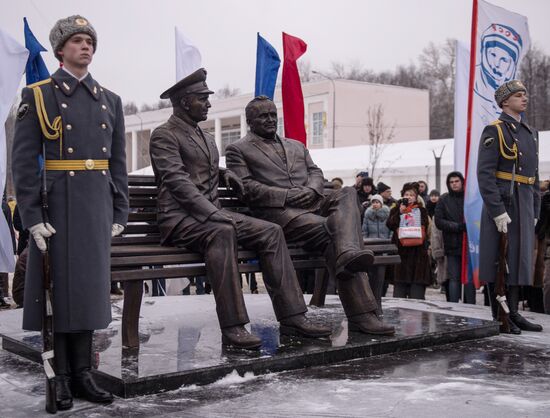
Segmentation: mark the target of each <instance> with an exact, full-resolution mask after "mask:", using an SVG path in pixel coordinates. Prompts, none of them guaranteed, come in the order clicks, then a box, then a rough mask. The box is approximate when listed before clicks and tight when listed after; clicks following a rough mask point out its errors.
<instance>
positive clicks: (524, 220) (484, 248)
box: [477, 80, 542, 334]
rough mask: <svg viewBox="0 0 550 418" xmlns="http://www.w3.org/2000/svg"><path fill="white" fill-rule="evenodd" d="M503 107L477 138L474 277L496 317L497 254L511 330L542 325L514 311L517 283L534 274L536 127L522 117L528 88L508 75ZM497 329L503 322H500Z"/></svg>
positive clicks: (500, 99)
mask: <svg viewBox="0 0 550 418" xmlns="http://www.w3.org/2000/svg"><path fill="white" fill-rule="evenodd" d="M495 101H496V103H497V104H498V105H499V106H500V108H501V109H502V113H501V115H500V117H499V119H498V120H496V121H494V122H493V123H491V124H490V125H487V126H486V127H485V129H484V131H483V134H482V136H481V140H480V143H479V155H478V165H477V176H478V183H479V191H480V193H481V197H482V198H483V210H482V214H481V232H480V234H481V236H480V246H479V247H480V251H479V260H480V266H479V278H480V280H482V281H485V282H488V283H489V289H490V298H491V306H492V307H493V317H494V318H495V319H496V316H497V306H498V303H497V302H495V300H494V297H495V291H494V289H495V281H496V277H497V266H498V263H499V258H501V257H505V258H506V263H507V266H508V268H507V274H506V275H505V278H506V299H507V301H508V306H509V309H510V314H509V317H508V328H509V330H510V332H511V333H513V334H520V333H521V330H525V331H542V327H541V326H540V325H537V324H533V323H531V322H529V321H527V320H526V319H525V318H524V317H523V316H521V315H520V314H519V312H518V303H519V292H520V286H529V285H531V284H532V280H533V260H534V254H533V253H534V242H535V227H534V224H535V220H536V218H537V217H538V214H539V210H540V196H539V192H538V183H539V182H538V178H539V177H538V133H537V131H535V130H534V129H532V128H531V127H530V126H529V125H527V123H526V122H525V120H524V117H523V112H525V110H526V109H527V102H528V98H527V90H526V88H525V86H524V85H523V83H522V82H521V81H518V80H511V81H508V82H506V83H505V84H503V85H501V86H500V87H499V88H498V89H497V90H496V91H495ZM501 233H507V234H508V251H507V253H506V254H500V253H499V252H500V250H499V237H500V234H501ZM501 329H502V328H501Z"/></svg>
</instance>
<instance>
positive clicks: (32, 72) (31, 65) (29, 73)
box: [23, 17, 50, 85]
mask: <svg viewBox="0 0 550 418" xmlns="http://www.w3.org/2000/svg"><path fill="white" fill-rule="evenodd" d="M23 22H24V23H25V48H27V49H28V50H29V59H28V60H27V66H26V67H25V73H26V77H27V85H29V84H32V83H36V82H37V81H40V80H45V79H46V78H48V77H49V76H50V72H49V71H48V69H47V68H46V64H44V60H43V59H42V56H41V55H40V53H41V52H42V51H47V50H46V48H44V47H43V46H42V45H40V42H38V39H36V37H35V36H34V34H33V33H32V31H31V28H30V27H29V23H28V22H27V18H26V17H24V18H23Z"/></svg>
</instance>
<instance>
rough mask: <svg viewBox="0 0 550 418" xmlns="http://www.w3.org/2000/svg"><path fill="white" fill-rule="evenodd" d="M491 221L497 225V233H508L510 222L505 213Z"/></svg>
mask: <svg viewBox="0 0 550 418" xmlns="http://www.w3.org/2000/svg"><path fill="white" fill-rule="evenodd" d="M493 220H494V221H495V224H496V225H497V230H498V232H503V233H505V234H506V233H508V224H509V223H511V222H512V220H511V219H510V217H509V216H508V214H507V213H506V212H504V213H503V214H502V215H498V216H497V217H495V218H494V219H493Z"/></svg>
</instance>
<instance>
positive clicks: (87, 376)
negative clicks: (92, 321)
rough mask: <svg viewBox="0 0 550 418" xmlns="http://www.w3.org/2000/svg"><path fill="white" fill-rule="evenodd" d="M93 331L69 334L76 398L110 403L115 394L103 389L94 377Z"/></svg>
mask: <svg viewBox="0 0 550 418" xmlns="http://www.w3.org/2000/svg"><path fill="white" fill-rule="evenodd" d="M92 336H93V332H92V331H84V332H78V333H72V334H69V339H70V349H71V357H70V358H71V372H72V387H73V395H74V397H75V398H82V399H86V400H87V401H89V402H94V403H104V404H109V403H111V402H113V395H112V394H111V393H110V392H107V391H105V390H103V389H101V388H100V387H99V386H97V384H96V383H95V381H94V379H93V377H92V372H91V369H92Z"/></svg>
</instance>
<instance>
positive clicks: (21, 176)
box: [12, 16, 128, 410]
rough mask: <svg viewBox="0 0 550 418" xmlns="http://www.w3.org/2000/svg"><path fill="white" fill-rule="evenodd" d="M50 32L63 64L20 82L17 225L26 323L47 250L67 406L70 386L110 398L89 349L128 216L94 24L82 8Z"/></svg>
mask: <svg viewBox="0 0 550 418" xmlns="http://www.w3.org/2000/svg"><path fill="white" fill-rule="evenodd" d="M50 42H51V45H52V50H53V52H54V54H55V56H56V58H57V59H58V60H59V61H60V62H62V63H63V66H62V68H60V69H59V70H57V71H56V72H55V73H54V74H52V76H51V78H48V79H47V80H43V81H40V82H38V83H35V84H32V85H29V86H28V87H27V88H24V89H23V92H22V101H21V104H20V106H19V111H18V113H17V121H16V129H15V139H14V145H13V166H12V167H13V178H14V182H15V188H16V193H17V201H18V207H19V210H20V213H21V217H22V220H23V226H24V227H25V228H28V229H29V231H30V234H31V235H32V237H33V240H31V242H30V253H29V260H28V267H27V274H26V278H25V299H24V311H23V328H24V329H26V330H40V329H41V325H42V305H43V303H44V297H43V289H42V273H43V269H42V264H41V263H42V258H41V252H45V251H47V250H49V258H50V268H49V270H50V272H51V280H52V282H53V316H54V320H53V321H54V324H53V328H54V332H55V333H54V362H53V363H54V370H55V374H56V378H55V379H56V383H57V385H56V386H57V406H58V409H61V410H65V409H70V408H71V407H72V405H73V396H74V397H77V398H83V399H86V400H88V401H91V402H98V403H110V402H112V400H113V396H112V395H111V394H110V393H108V392H106V391H104V390H102V389H101V388H99V387H98V386H97V385H96V383H95V382H94V379H93V378H92V375H91V373H90V370H91V359H92V352H91V350H92V337H93V331H94V330H96V329H101V328H106V327H107V326H108V325H109V323H110V322H111V304H110V299H109V291H110V248H111V236H115V235H118V234H120V233H121V232H122V230H123V229H124V226H125V225H126V222H127V217H128V182H127V173H126V156H125V135H124V116H123V112H122V103H121V100H120V97H118V96H117V95H116V94H114V93H112V92H110V91H109V90H107V89H106V88H104V87H102V86H101V85H100V84H99V83H98V82H97V81H96V80H94V79H93V78H92V75H91V74H90V73H89V72H88V65H89V64H90V63H91V61H92V57H93V54H94V53H95V51H96V48H97V35H96V31H95V30H94V28H93V26H92V25H91V24H90V22H88V20H86V19H85V18H84V17H82V16H70V17H67V18H65V19H61V20H59V21H58V22H57V23H56V24H55V26H54V27H53V29H52V30H51V33H50ZM44 177H45V181H44V185H45V187H44V189H45V190H47V201H48V205H49V209H48V211H47V214H45V213H43V210H42V204H41V182H42V181H43V180H44ZM48 239H49V245H47V240H48ZM48 247H49V248H48Z"/></svg>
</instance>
